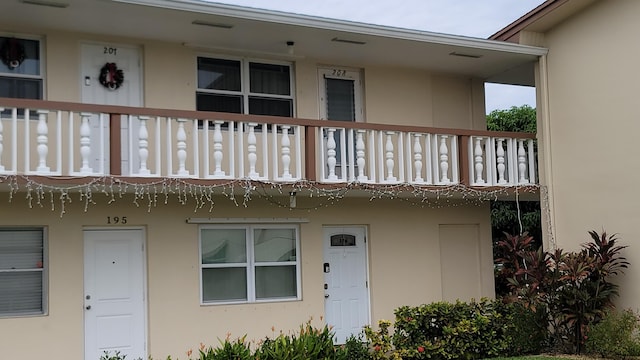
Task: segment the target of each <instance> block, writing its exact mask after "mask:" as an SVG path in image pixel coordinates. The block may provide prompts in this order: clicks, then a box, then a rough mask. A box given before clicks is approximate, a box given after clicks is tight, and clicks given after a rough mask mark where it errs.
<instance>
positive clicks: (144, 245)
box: [82, 226, 149, 359]
mask: <svg viewBox="0 0 640 360" xmlns="http://www.w3.org/2000/svg"><path fill="white" fill-rule="evenodd" d="M126 230H139V231H140V235H141V237H142V254H141V255H140V256H141V257H142V306H143V311H142V322H143V326H144V349H143V350H144V356H145V357H144V358H145V359H146V358H147V357H148V356H149V301H148V299H149V297H148V292H149V291H148V286H149V285H148V281H147V280H148V273H147V265H148V264H147V231H146V228H145V227H144V226H117V227H105V226H83V227H82V282H83V283H82V294H83V299H84V294H85V284H84V269H85V266H86V259H85V253H84V251H85V232H86V231H126ZM83 309H84V305H83ZM85 316H86V312H85V311H83V312H82V322H83V329H82V337H83V338H82V347H83V349H84V350H83V354H84V353H85V352H86V349H85V346H86V329H85V328H84V323H85V321H86V320H85ZM83 356H84V355H83Z"/></svg>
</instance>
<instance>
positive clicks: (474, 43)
mask: <svg viewBox="0 0 640 360" xmlns="http://www.w3.org/2000/svg"><path fill="white" fill-rule="evenodd" d="M112 1H114V2H120V3H128V4H134V5H145V6H153V7H160V8H165V9H172V10H180V11H190V12H195V13H201V14H211V15H221V16H229V17H235V18H240V19H249V20H255V21H264V22H272V23H280V24H286V25H296V26H304V27H313V28H318V29H324V30H335V31H344V32H351V33H356V34H362V35H371V36H380V37H387V38H395V39H401V40H413V41H419V42H428V43H433V44H442V45H451V46H460V47H466V48H473V49H481V50H491V51H499V52H507V53H515V54H522V55H532V56H542V55H546V54H547V52H548V50H547V49H546V48H541V47H536V46H527V45H520V44H513V43H507V42H501V41H493V40H486V39H480V38H472V37H466V36H458V35H450V34H441V33H433V32H427V31H419V30H410V29H402V28H395V27H389V26H381V25H372V24H364V23H357V22H351V21H344V20H337V19H329V18H321V17H314V16H308V15H301V14H294V13H284V12H279V11H272V10H263V9H256V8H249V7H242V6H235V5H228V4H220V3H209V2H205V1H194V0H112Z"/></svg>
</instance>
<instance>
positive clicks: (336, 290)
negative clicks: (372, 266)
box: [323, 226, 370, 344]
mask: <svg viewBox="0 0 640 360" xmlns="http://www.w3.org/2000/svg"><path fill="white" fill-rule="evenodd" d="M323 232H324V264H323V271H324V297H325V318H326V321H327V324H328V325H331V326H333V331H334V332H335V335H336V339H335V340H336V343H337V344H344V343H345V341H346V339H347V338H348V337H349V336H351V335H356V334H358V333H360V332H361V331H362V327H363V326H365V325H368V324H369V321H370V312H369V284H368V271H367V246H366V237H365V235H366V234H365V228H364V227H351V226H350V227H333V226H327V227H325V228H324V229H323Z"/></svg>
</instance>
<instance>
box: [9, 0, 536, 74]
mask: <svg viewBox="0 0 640 360" xmlns="http://www.w3.org/2000/svg"><path fill="white" fill-rule="evenodd" d="M22 1H23V0H3V10H2V11H0V24H1V25H0V31H2V32H9V34H11V33H13V32H16V33H22V32H25V33H29V34H45V33H46V32H48V30H56V31H68V32H80V33H86V34H97V35H109V36H114V37H125V38H133V39H139V40H157V41H165V42H171V43H177V44H183V45H185V46H189V47H193V48H196V49H207V50H210V51H213V52H217V53H223V54H227V53H228V54H246V55H248V56H252V57H263V58H281V59H287V60H296V59H305V58H307V59H313V61H316V62H318V63H324V64H329V65H333V64H335V65H343V66H365V65H366V66H394V67H406V68H418V69H431V70H433V71H438V72H443V73H450V74H455V75H463V76H470V77H478V78H481V79H485V80H487V81H492V82H501V83H512V84H520V85H534V72H533V63H534V62H535V61H536V60H537V58H538V56H540V55H542V54H544V53H546V49H542V48H536V47H527V46H521V45H516V44H511V43H505V42H497V41H489V40H483V39H475V38H469V37H461V36H452V35H445V34H437V33H430V32H423V31H414V30H406V29H399V28H391V27H384V26H377V25H368V24H361V23H353V22H346V21H340V20H332V19H323V18H317V17H310V16H304V15H296V14H286V13H282V12H275V11H266V10H258V9H252V8H245V7H238V6H232V5H223V4H215V3H206V2H202V1H191V0H184V1H179V0H42V1H43V2H44V1H46V2H53V3H57V4H63V5H68V6H66V7H65V8H56V7H49V6H42V5H33V4H27V3H23V2H22ZM25 1H28V0H25ZM35 1H40V0H35ZM194 21H199V22H205V23H213V24H222V25H229V26H231V28H219V27H211V26H203V25H194V24H193V22H194ZM335 38H338V39H344V40H347V41H356V42H364V44H354V43H345V42H336V41H332V39H335ZM287 41H293V42H295V46H294V49H293V54H290V53H289V51H288V48H287V44H286V43H287ZM452 54H458V56H455V55H452Z"/></svg>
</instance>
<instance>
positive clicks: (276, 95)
mask: <svg viewBox="0 0 640 360" xmlns="http://www.w3.org/2000/svg"><path fill="white" fill-rule="evenodd" d="M292 84H293V80H292V71H291V65H290V64H286V63H265V62H257V61H251V60H230V59H217V58H206V57H198V89H197V92H196V109H197V110H202V111H219V112H229V113H237V114H252V115H272V116H284V117H292V116H293V91H292V88H293V85H292Z"/></svg>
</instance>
